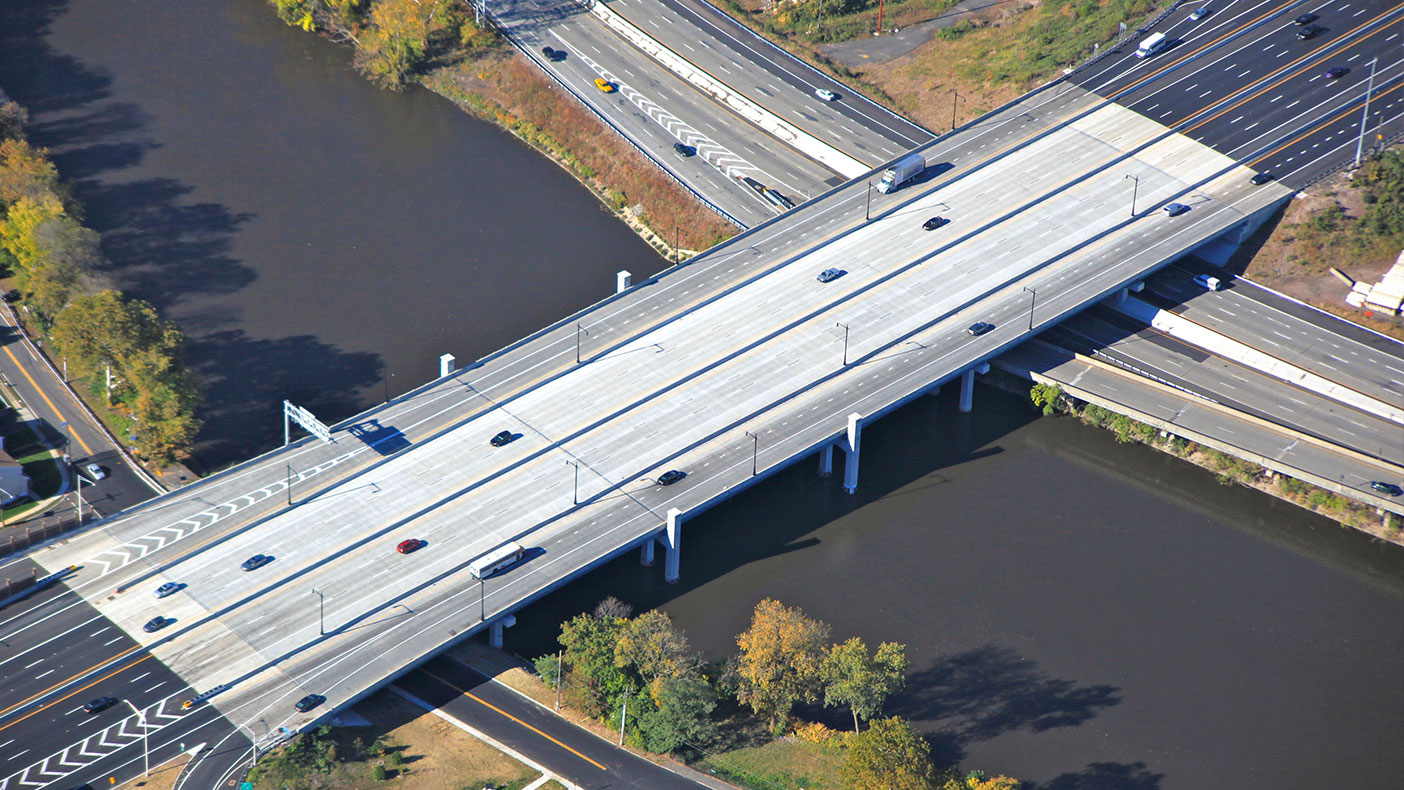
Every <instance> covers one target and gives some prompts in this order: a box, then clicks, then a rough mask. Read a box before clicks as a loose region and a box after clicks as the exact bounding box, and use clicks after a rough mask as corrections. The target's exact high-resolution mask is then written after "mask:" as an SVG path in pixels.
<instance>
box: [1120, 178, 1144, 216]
mask: <svg viewBox="0 0 1404 790" xmlns="http://www.w3.org/2000/svg"><path fill="white" fill-rule="evenodd" d="M1126 178H1129V179H1131V219H1135V218H1136V190H1138V189H1140V188H1141V179H1139V178H1137V177H1136V176H1133V175H1127V176H1126ZM1122 180H1123V181H1124V180H1126V179H1122Z"/></svg>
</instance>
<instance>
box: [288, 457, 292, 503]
mask: <svg viewBox="0 0 1404 790" xmlns="http://www.w3.org/2000/svg"><path fill="white" fill-rule="evenodd" d="M287 467H288V507H292V464H288V465H287Z"/></svg>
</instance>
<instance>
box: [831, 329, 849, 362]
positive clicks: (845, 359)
mask: <svg viewBox="0 0 1404 790" xmlns="http://www.w3.org/2000/svg"><path fill="white" fill-rule="evenodd" d="M834 326H841V327H843V366H844V367H848V324H845V323H842V322H838V321H836V322H834Z"/></svg>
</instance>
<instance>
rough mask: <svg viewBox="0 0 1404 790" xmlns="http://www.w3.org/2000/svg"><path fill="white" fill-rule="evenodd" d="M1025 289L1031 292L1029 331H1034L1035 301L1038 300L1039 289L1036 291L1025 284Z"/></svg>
mask: <svg viewBox="0 0 1404 790" xmlns="http://www.w3.org/2000/svg"><path fill="white" fill-rule="evenodd" d="M1024 290H1025V291H1028V292H1029V331H1030V332H1032V331H1033V311H1034V302H1036V301H1038V291H1035V290H1034V289H1032V288H1030V287H1029V286H1027V285H1026V286H1024Z"/></svg>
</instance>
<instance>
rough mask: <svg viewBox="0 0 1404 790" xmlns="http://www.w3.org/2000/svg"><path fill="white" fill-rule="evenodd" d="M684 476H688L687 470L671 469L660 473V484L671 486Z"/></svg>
mask: <svg viewBox="0 0 1404 790" xmlns="http://www.w3.org/2000/svg"><path fill="white" fill-rule="evenodd" d="M684 477H687V472H684V471H682V470H681V469H669V470H668V471H666V472H664V473H663V474H661V475H659V477H658V485H660V486H670V485H672V484H674V483H676V482H678V481H679V480H681V479H683V478H684Z"/></svg>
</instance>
